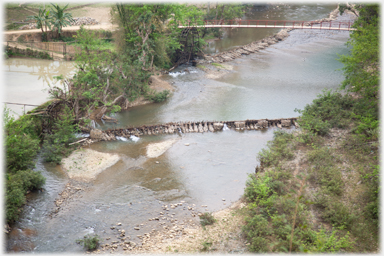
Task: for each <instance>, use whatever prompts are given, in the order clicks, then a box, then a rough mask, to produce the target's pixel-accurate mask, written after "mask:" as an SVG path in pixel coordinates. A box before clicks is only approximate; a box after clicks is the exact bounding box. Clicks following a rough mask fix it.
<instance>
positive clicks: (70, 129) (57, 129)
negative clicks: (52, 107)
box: [42, 106, 77, 164]
mask: <svg viewBox="0 0 384 256" xmlns="http://www.w3.org/2000/svg"><path fill="white" fill-rule="evenodd" d="M72 120H73V114H72V112H71V111H70V109H69V108H68V107H67V106H65V108H64V110H63V111H62V114H61V115H60V116H59V117H58V118H57V119H56V120H55V122H54V124H53V129H52V133H51V134H46V135H45V137H44V144H43V147H42V151H43V154H42V156H43V158H44V160H45V161H46V162H53V163H56V164H60V163H61V159H62V158H63V157H67V156H68V155H69V154H70V153H71V152H72V151H73V150H74V149H75V146H74V145H71V143H72V142H74V141H75V140H76V137H75V133H76V132H77V125H76V124H73V121H72Z"/></svg>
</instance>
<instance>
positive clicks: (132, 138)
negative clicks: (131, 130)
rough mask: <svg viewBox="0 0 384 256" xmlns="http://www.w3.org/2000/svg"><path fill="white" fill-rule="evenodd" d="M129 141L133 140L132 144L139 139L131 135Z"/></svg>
mask: <svg viewBox="0 0 384 256" xmlns="http://www.w3.org/2000/svg"><path fill="white" fill-rule="evenodd" d="M129 138H130V139H131V140H133V141H134V142H136V141H138V140H139V139H140V138H139V137H137V136H135V135H131V137H129Z"/></svg>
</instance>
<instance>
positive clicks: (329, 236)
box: [304, 227, 354, 253]
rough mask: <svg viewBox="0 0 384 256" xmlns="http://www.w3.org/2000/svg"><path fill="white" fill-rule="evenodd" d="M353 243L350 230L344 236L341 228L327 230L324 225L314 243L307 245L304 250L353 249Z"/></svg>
mask: <svg viewBox="0 0 384 256" xmlns="http://www.w3.org/2000/svg"><path fill="white" fill-rule="evenodd" d="M353 245H354V242H353V241H351V240H350V237H349V232H347V234H346V235H345V236H342V235H341V234H340V231H339V230H336V229H335V230H332V231H326V230H325V229H324V228H323V227H322V228H321V229H320V230H319V231H318V232H316V236H315V239H314V243H313V244H311V245H306V246H305V247H306V248H305V249H304V252H311V253H324V252H345V250H348V249H352V248H353Z"/></svg>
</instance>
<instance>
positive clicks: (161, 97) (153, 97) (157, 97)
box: [145, 90, 170, 103]
mask: <svg viewBox="0 0 384 256" xmlns="http://www.w3.org/2000/svg"><path fill="white" fill-rule="evenodd" d="M169 93H170V92H169V91H168V90H164V91H161V92H158V93H156V92H153V93H152V94H147V95H146V96H145V98H146V99H147V100H150V101H153V102H155V103H159V102H163V101H165V100H166V99H167V98H168V96H169Z"/></svg>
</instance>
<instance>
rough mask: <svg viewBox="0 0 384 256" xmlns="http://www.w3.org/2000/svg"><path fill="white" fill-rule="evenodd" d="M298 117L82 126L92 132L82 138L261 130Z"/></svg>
mask: <svg viewBox="0 0 384 256" xmlns="http://www.w3.org/2000/svg"><path fill="white" fill-rule="evenodd" d="M296 120H297V117H292V118H279V119H258V120H249V119H247V120H244V121H198V122H169V123H165V124H156V125H142V126H139V127H124V128H114V129H108V130H104V131H102V130H98V129H91V130H90V129H88V128H86V127H82V128H81V129H82V131H83V132H87V133H88V132H89V133H90V139H91V140H92V141H89V140H84V139H83V140H81V141H82V142H83V143H93V142H96V141H110V140H116V136H118V137H123V138H129V137H130V136H132V135H133V136H145V135H161V134H179V133H204V132H216V131H221V130H223V128H224V127H227V128H229V129H235V130H261V129H267V128H269V127H278V128H280V129H282V128H283V127H291V126H292V125H294V126H295V127H296V128H298V127H299V125H298V124H297V122H296Z"/></svg>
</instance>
